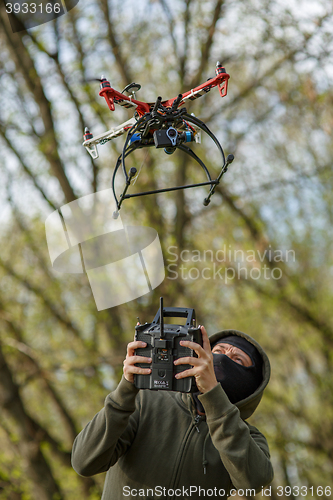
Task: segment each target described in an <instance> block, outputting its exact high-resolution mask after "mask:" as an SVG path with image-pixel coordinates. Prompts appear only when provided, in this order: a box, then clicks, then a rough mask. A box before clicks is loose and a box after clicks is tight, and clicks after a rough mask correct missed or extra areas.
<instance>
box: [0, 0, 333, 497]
mask: <svg viewBox="0 0 333 500" xmlns="http://www.w3.org/2000/svg"><path fill="white" fill-rule="evenodd" d="M0 26H1V30H0V40H1V54H0V109H1V117H0V144H1V151H2V154H1V158H0V167H1V185H0V192H1V226H2V231H1V252H0V324H1V329H0V331H1V334H0V353H1V357H0V371H1V373H0V381H1V382H0V384H1V387H0V406H1V408H2V411H1V417H0V449H1V453H0V499H1V500H2V499H6V500H16V499H22V500H29V499H36V500H44V499H45V500H51V499H53V500H54V499H56V498H62V499H64V500H65V499H66V500H71V499H73V500H74V499H76V498H77V493H78V491H79V492H80V493H79V494H80V495H81V497H83V498H86V499H89V500H93V499H97V498H100V496H101V491H102V486H103V475H101V476H98V477H94V478H91V479H84V478H80V477H79V476H77V474H76V473H75V472H74V471H73V470H72V469H71V466H70V450H71V445H72V442H73V439H74V437H75V435H76V433H77V432H79V431H80V429H81V428H82V427H83V426H84V425H85V424H86V423H87V422H88V421H89V420H90V419H91V418H92V417H93V415H94V414H95V413H96V412H97V411H98V410H99V409H100V408H101V407H102V406H103V401H104V398H105V396H106V395H107V393H108V391H109V390H111V389H112V388H114V387H115V385H116V384H117V381H118V380H119V378H120V376H121V373H122V360H123V358H124V356H125V352H126V344H127V342H128V341H129V340H131V339H132V338H133V333H134V325H135V323H136V318H137V316H139V317H140V320H141V321H142V322H143V321H151V319H152V318H153V316H154V314H155V312H156V310H157V307H158V297H159V296H160V295H163V296H164V303H165V305H167V306H189V307H194V308H195V309H196V313H197V318H198V320H199V322H200V323H201V324H204V325H205V326H206V328H207V330H208V331H209V332H210V333H213V332H214V331H217V330H220V329H223V328H235V329H239V330H243V331H246V332H247V333H249V334H250V335H252V336H253V337H254V338H256V339H257V340H258V341H259V342H260V343H261V344H262V345H263V347H264V348H265V350H266V351H267V353H268V355H269V357H270V360H271V364H272V379H271V383H270V385H269V386H268V389H267V390H266V393H265V396H264V398H263V400H262V403H261V405H260V407H259V409H258V411H257V412H256V414H255V415H254V416H253V417H251V419H250V421H251V423H252V424H254V425H256V426H258V427H259V428H260V430H261V431H262V432H263V433H264V434H265V435H266V436H267V439H268V441H269V444H270V448H271V452H272V461H273V464H274V467H275V479H274V483H273V489H272V498H278V497H277V490H276V487H277V486H279V485H280V486H291V487H295V486H304V487H305V486H307V487H308V488H310V487H311V486H313V487H314V490H313V491H314V492H316V491H317V490H316V488H317V487H318V486H324V487H325V486H331V487H333V482H332V468H333V439H332V436H333V423H332V422H333V414H332V413H333V405H332V400H333V396H332V394H333V390H332V389H333V377H332V364H333V355H332V353H333V315H332V306H331V304H332V298H333V290H332V274H333V262H332V220H333V197H332V184H333V182H332V166H331V165H332V156H333V146H332V129H333V120H332V113H331V108H332V101H333V91H332V54H333V50H332V49H333V43H332V41H333V29H332V26H333V24H332V3H331V2H330V1H328V0H316V1H315V2H310V1H303V0H302V1H298V2H283V1H282V0H249V1H247V2H241V1H239V0H237V1H234V2H231V1H222V0H214V1H213V0H208V1H205V2H200V1H198V0H176V1H173V2H171V1H168V0H155V1H153V0H150V1H149V0H144V1H142V2H133V1H132V0H122V1H120V0H109V1H107V0H94V1H89V2H88V1H87V0H81V1H80V2H79V4H78V6H77V7H76V8H75V9H73V10H71V11H70V12H69V13H67V14H66V15H65V16H63V17H60V18H58V19H57V20H56V21H53V22H50V23H47V24H45V25H42V26H40V27H37V28H34V29H31V30H29V31H22V32H19V33H16V34H13V33H12V32H11V29H10V26H9V24H8V21H7V18H6V14H5V12H4V8H3V6H1V8H0ZM217 60H220V61H221V62H222V63H223V64H224V65H225V66H226V69H227V72H228V73H229V74H230V75H231V78H230V83H229V91H228V95H227V97H225V98H224V99H223V100H221V99H220V97H219V95H218V92H217V90H216V89H214V90H212V91H211V92H210V93H209V94H207V95H206V96H204V97H202V98H201V99H198V100H197V101H195V102H193V103H191V104H190V106H188V111H189V112H193V113H195V114H196V116H198V117H200V118H201V119H202V120H204V121H205V122H206V123H207V124H208V126H209V127H210V128H211V130H212V131H213V132H214V133H215V134H216V135H217V137H218V138H219V140H220V141H221V143H222V145H223V146H224V149H225V151H226V153H227V154H229V153H233V154H234V155H235V161H234V163H233V165H232V166H231V167H230V169H229V172H228V173H227V174H226V176H225V177H224V178H223V181H224V182H223V183H222V184H221V185H220V186H219V188H218V189H217V191H216V194H215V195H214V197H213V198H212V203H211V205H210V206H209V207H203V205H202V201H203V199H204V198H205V196H206V192H207V191H206V189H205V188H197V189H195V190H186V191H176V192H173V193H167V194H160V195H156V196H149V197H144V198H134V199H132V200H127V201H126V202H125V203H124V205H123V208H122V216H123V219H124V221H125V222H126V221H127V222H131V223H134V224H141V225H147V226H150V227H154V228H155V229H156V230H157V231H158V234H159V237H160V240H161V244H162V247H163V252H164V259H165V266H166V278H165V280H164V282H163V283H162V284H161V285H160V286H159V287H158V288H157V289H156V290H154V291H153V292H151V293H150V294H148V295H146V296H143V297H141V298H140V299H138V300H135V301H132V302H130V303H127V304H123V305H121V306H118V307H115V308H112V309H108V310H105V311H101V312H97V310H96V306H95V303H94V300H93V297H92V293H91V291H90V287H89V284H88V280H87V278H86V276H82V275H69V274H67V275H66V274H61V273H56V272H55V271H53V270H52V268H51V265H50V260H49V256H48V250H47V245H46V239H45V230H44V222H45V219H46V217H47V216H48V215H49V214H50V213H51V212H52V211H53V210H55V209H56V208H58V207H61V206H62V205H63V204H64V203H67V202H69V201H71V200H74V199H75V198H78V197H80V196H83V195H85V194H89V193H92V192H95V191H98V190H102V189H106V188H108V187H109V186H110V182H111V176H112V172H113V166H114V164H115V160H116V157H117V155H119V154H120V152H121V149H122V145H123V138H118V139H116V140H114V141H112V142H111V143H108V144H107V145H105V146H102V147H100V148H99V151H100V158H99V159H98V160H96V161H95V162H93V161H91V159H90V158H89V156H88V155H87V153H86V152H85V150H84V148H83V147H82V146H81V143H82V130H83V128H84V126H86V125H87V126H88V127H89V128H90V130H92V131H93V133H94V134H98V133H101V132H103V131H104V130H106V129H108V128H111V127H112V126H114V125H117V124H119V123H121V122H122V121H124V120H126V119H128V118H129V117H130V116H131V114H130V113H129V112H128V111H127V110H124V109H122V108H117V109H116V111H115V112H114V113H110V111H109V110H108V109H107V107H106V105H105V102H104V100H103V99H101V98H99V97H98V90H99V86H98V83H95V82H90V81H89V79H90V78H92V77H99V76H100V75H101V74H105V75H107V76H108V78H109V79H110V80H111V84H112V86H114V87H115V88H117V89H119V90H122V88H123V87H125V85H127V84H128V83H130V82H131V81H136V82H139V83H140V84H141V85H142V89H141V90H140V93H139V95H138V99H142V100H147V101H155V99H156V97H157V96H158V95H161V96H163V98H164V99H167V98H170V97H172V96H176V95H177V94H178V93H179V92H181V91H186V90H188V89H190V88H192V87H194V86H195V85H197V84H199V83H202V82H203V81H205V80H206V79H207V78H208V77H211V76H214V68H215V63H216V61H217ZM193 147H195V148H196V153H197V154H199V156H200V155H202V157H203V158H204V159H205V162H206V164H207V166H208V168H209V170H210V171H211V172H212V173H213V175H217V173H218V172H219V168H220V165H219V162H220V159H219V157H218V155H217V151H216V150H215V149H214V148H215V146H214V147H213V146H212V143H210V142H209V139H208V138H206V137H203V141H202V144H201V146H199V145H195V146H193ZM129 162H130V160H129ZM131 165H134V166H136V167H137V168H138V169H140V168H141V172H140V175H139V177H138V180H137V183H136V185H135V186H134V187H133V191H134V190H139V189H147V188H148V187H149V188H152V187H153V186H167V185H174V184H181V183H184V182H187V183H192V182H194V181H199V180H200V179H202V177H201V174H202V173H201V172H200V170H199V169H198V168H197V166H193V165H192V164H191V163H190V162H189V161H188V159H187V158H184V157H183V155H182V154H180V153H179V154H178V153H177V154H174V155H173V156H171V157H167V156H166V155H165V154H164V153H163V151H161V150H159V151H150V152H149V153H148V154H145V153H143V154H141V153H138V154H135V155H132V157H131ZM118 177H119V178H118V183H119V184H118V187H119V190H120V189H121V188H122V185H123V178H122V177H121V173H120V174H119V176H118ZM295 491H296V490H295V489H294V490H292V494H291V495H290V497H291V498H297V495H296V494H295ZM303 491H304V490H303ZM293 492H294V493H293ZM287 496H289V495H287ZM318 496H320V495H319V493H318ZM302 497H303V498H315V497H316V495H314V494H313V493H311V492H310V490H308V494H307V495H302ZM279 498H284V497H283V496H282V497H281V496H279Z"/></svg>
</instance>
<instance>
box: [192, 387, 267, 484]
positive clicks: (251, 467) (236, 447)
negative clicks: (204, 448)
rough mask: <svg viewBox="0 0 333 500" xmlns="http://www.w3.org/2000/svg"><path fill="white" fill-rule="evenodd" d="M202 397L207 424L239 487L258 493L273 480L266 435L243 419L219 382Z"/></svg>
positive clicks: (234, 482) (232, 479)
mask: <svg viewBox="0 0 333 500" xmlns="http://www.w3.org/2000/svg"><path fill="white" fill-rule="evenodd" d="M199 399H200V401H201V403H202V405H203V407H204V408H205V412H206V418H207V425H208V428H209V432H210V435H211V438H212V442H213V444H214V446H215V448H216V449H217V450H218V451H219V453H220V457H221V460H222V462H223V465H224V466H225V468H226V469H227V471H228V473H229V475H230V479H231V482H232V484H233V485H234V487H235V488H236V489H255V490H256V492H259V491H260V490H261V488H262V487H263V486H266V485H267V484H269V483H270V482H271V481H272V480H273V467H272V464H271V462H270V455H269V449H268V444H267V441H266V438H265V437H264V435H263V434H261V433H260V432H259V431H258V429H256V428H255V427H254V426H251V425H249V424H247V423H246V422H244V420H242V419H241V417H240V412H239V409H238V408H237V406H235V405H233V404H232V403H230V401H229V399H228V397H227V395H226V394H225V392H224V391H223V389H222V387H221V385H220V384H218V385H217V386H215V387H214V388H213V389H211V390H210V391H208V392H206V393H205V394H201V395H200V396H199Z"/></svg>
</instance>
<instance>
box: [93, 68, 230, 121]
mask: <svg viewBox="0 0 333 500" xmlns="http://www.w3.org/2000/svg"><path fill="white" fill-rule="evenodd" d="M215 72H216V76H215V78H210V79H209V80H207V81H206V82H205V83H202V84H201V85H199V86H198V87H195V88H194V89H191V90H189V91H188V92H185V93H184V94H183V97H182V99H181V101H180V102H179V104H178V106H179V105H181V104H184V102H185V101H187V100H191V101H193V100H194V99H197V98H198V97H201V96H202V95H204V94H205V93H207V92H209V91H210V90H211V89H212V88H214V87H216V86H217V87H218V89H219V92H220V96H221V97H224V96H226V95H227V90H228V80H229V78H230V75H228V73H226V71H225V68H224V67H223V66H222V65H221V64H220V63H219V62H218V63H217V65H216V70H215ZM99 95H100V96H101V97H104V99H105V100H106V103H107V105H108V107H109V109H110V110H111V111H114V110H115V104H119V105H120V106H124V107H125V108H136V111H137V113H138V115H139V116H143V115H144V114H145V113H149V111H151V108H152V106H153V105H154V104H152V103H147V102H142V101H137V100H136V99H133V98H132V97H128V96H126V95H124V94H122V93H121V92H118V90H115V89H113V88H112V87H111V85H110V82H108V81H107V80H106V78H104V79H102V82H101V90H100V92H99ZM176 99H177V97H174V98H173V99H169V100H167V101H162V103H161V104H162V105H163V106H164V107H166V108H168V107H171V106H172V104H173V102H174V101H175V100H176Z"/></svg>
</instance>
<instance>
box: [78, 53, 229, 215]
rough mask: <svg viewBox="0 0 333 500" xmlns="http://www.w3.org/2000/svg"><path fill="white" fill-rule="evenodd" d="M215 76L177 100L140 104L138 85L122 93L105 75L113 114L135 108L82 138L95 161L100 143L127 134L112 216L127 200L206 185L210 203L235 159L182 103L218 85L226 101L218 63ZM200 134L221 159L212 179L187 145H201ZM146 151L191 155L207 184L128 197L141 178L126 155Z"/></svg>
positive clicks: (224, 81)
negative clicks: (119, 188)
mask: <svg viewBox="0 0 333 500" xmlns="http://www.w3.org/2000/svg"><path fill="white" fill-rule="evenodd" d="M215 74H216V76H215V77H214V78H208V80H207V81H206V82H204V83H202V84H201V85H199V86H198V87H195V88H193V89H191V90H189V91H188V92H185V93H184V94H178V96H177V97H174V98H172V99H169V100H167V101H162V97H160V96H159V97H157V99H156V102H155V103H148V102H143V101H138V100H137V99H136V92H138V91H139V90H140V89H141V85H139V84H138V83H134V82H133V83H130V84H129V85H127V86H126V87H125V88H124V90H123V91H122V92H119V91H118V90H115V89H114V88H112V87H111V85H110V82H109V81H108V80H107V78H106V77H105V76H102V77H101V79H100V80H98V81H99V82H100V92H99V95H100V96H101V97H104V99H105V101H106V103H107V105H108V107H109V109H110V111H114V110H115V105H116V104H117V105H119V106H123V107H125V108H132V109H133V110H134V116H133V117H132V118H131V119H130V120H127V121H125V122H124V123H121V124H120V125H118V126H116V127H114V128H111V129H110V130H108V131H106V132H104V133H102V134H99V135H97V136H95V137H94V136H93V134H91V133H90V131H89V129H88V128H87V127H86V128H85V130H84V135H83V138H84V142H83V146H84V147H85V148H86V150H87V151H88V153H89V154H90V155H91V157H92V158H93V159H96V158H98V156H99V154H98V150H97V146H98V145H99V144H100V145H103V144H105V143H107V142H108V141H111V140H112V139H115V138H116V137H119V136H121V135H123V134H125V133H127V136H126V139H125V144H124V147H123V150H122V153H121V154H120V155H119V157H118V159H117V162H116V165H115V168H114V171H113V176H112V191H113V195H114V199H115V202H116V207H117V210H116V211H115V212H114V214H113V215H114V218H117V217H118V215H119V210H120V208H121V205H122V203H123V202H124V200H125V199H128V198H133V197H136V196H145V195H149V194H157V193H163V192H168V191H175V190H179V189H187V188H193V187H199V186H205V185H208V186H210V191H209V193H208V196H207V197H206V198H205V199H204V201H203V204H204V206H207V205H209V203H210V201H211V197H212V195H213V194H214V192H215V189H216V186H217V185H218V184H219V182H220V180H221V178H222V176H223V175H224V174H225V173H226V172H227V170H228V166H229V165H230V164H231V163H232V162H233V160H234V156H233V155H232V154H229V155H228V157H227V159H226V158H225V155H224V151H223V149H222V146H221V144H220V142H219V141H218V139H217V138H216V137H215V135H214V134H213V133H212V132H211V130H210V129H209V128H208V127H207V125H206V124H205V123H204V122H203V121H201V120H200V119H199V118H197V117H195V116H194V115H193V114H189V113H188V112H187V109H186V107H184V106H183V104H185V103H187V101H193V100H195V99H198V98H199V97H201V96H203V95H205V94H207V93H208V92H210V91H211V89H213V88H214V87H218V89H219V93H220V96H221V97H225V96H226V95H227V90H228V80H229V78H230V75H228V73H227V72H226V70H225V68H224V67H223V66H222V65H221V64H220V62H219V61H218V62H217V64H216V69H215ZM126 94H128V95H126ZM201 131H203V132H205V133H206V134H207V135H208V136H209V137H210V138H211V139H212V140H213V141H214V143H215V144H216V146H217V147H218V149H219V151H220V153H221V156H222V167H221V171H220V173H219V175H218V176H217V178H216V179H212V178H211V175H210V173H209V171H208V169H207V167H206V165H205V164H204V163H203V161H202V160H201V159H200V158H199V157H198V156H197V155H196V154H195V152H194V151H193V150H192V149H191V148H190V147H189V146H188V144H189V143H191V142H196V143H200V142H201ZM146 147H155V148H157V149H159V148H163V149H164V152H165V153H166V154H168V155H171V154H173V153H174V152H175V151H176V150H177V149H179V150H181V151H183V152H184V153H187V154H188V155H189V156H190V157H191V158H192V159H193V160H195V161H196V162H197V163H198V164H199V165H200V166H201V168H202V169H203V170H204V172H205V174H206V177H207V181H205V182H199V183H195V184H186V185H184V186H174V187H166V188H161V189H155V190H151V191H144V192H140V193H132V194H128V193H127V191H128V189H129V187H130V185H131V182H132V181H133V179H134V178H135V176H136V174H137V169H136V168H135V167H131V168H130V169H129V171H127V169H126V165H125V160H126V158H127V156H129V155H130V154H131V153H133V152H134V151H135V150H137V149H141V148H146ZM120 167H122V170H123V174H124V177H125V186H124V189H123V192H122V193H121V195H120V196H119V199H118V197H117V195H116V190H115V179H116V174H117V172H118V170H119V168H120Z"/></svg>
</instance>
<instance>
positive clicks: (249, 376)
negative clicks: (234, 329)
mask: <svg viewBox="0 0 333 500" xmlns="http://www.w3.org/2000/svg"><path fill="white" fill-rule="evenodd" d="M217 344H230V345H233V346H235V347H238V348H239V349H241V350H242V351H244V352H245V353H246V354H248V355H249V356H250V358H251V361H252V365H251V366H242V365H240V364H239V363H236V362H235V361H233V360H232V359H230V358H229V357H228V356H227V355H226V354H215V353H213V363H214V371H215V375H216V379H217V381H218V382H220V384H221V386H222V388H223V389H224V391H225V393H226V395H227V396H228V398H229V400H230V402H231V403H233V404H235V403H238V401H241V400H242V399H245V398H247V397H248V396H250V395H251V394H253V393H254V391H255V390H256V389H257V388H258V387H259V385H260V384H261V382H262V380H263V376H262V357H261V355H260V353H259V351H258V350H257V348H256V347H255V346H254V345H253V344H251V343H250V342H248V341H247V340H246V339H244V338H243V337H238V336H236V335H229V336H228V337H224V338H222V339H220V340H218V341H217V342H215V343H214V344H213V345H212V348H213V347H214V346H216V345H217ZM199 394H200V392H197V393H194V394H193V397H194V400H195V404H196V407H197V409H198V410H199V411H200V412H201V413H204V408H203V406H202V404H201V403H200V401H199V399H198V396H199Z"/></svg>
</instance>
